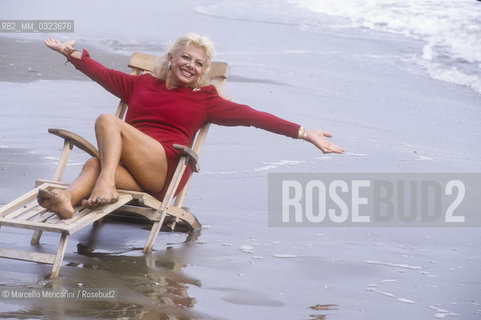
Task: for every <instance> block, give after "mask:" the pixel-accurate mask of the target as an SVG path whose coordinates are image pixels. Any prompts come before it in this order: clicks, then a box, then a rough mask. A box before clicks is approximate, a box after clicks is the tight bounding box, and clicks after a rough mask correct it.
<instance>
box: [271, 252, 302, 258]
mask: <svg viewBox="0 0 481 320" xmlns="http://www.w3.org/2000/svg"><path fill="white" fill-rule="evenodd" d="M272 256H273V257H276V258H282V259H288V258H297V256H296V255H295V254H288V253H275V254H273V255H272Z"/></svg>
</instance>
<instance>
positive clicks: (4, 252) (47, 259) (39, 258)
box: [0, 248, 55, 264]
mask: <svg viewBox="0 0 481 320" xmlns="http://www.w3.org/2000/svg"><path fill="white" fill-rule="evenodd" d="M0 257H2V258H8V259H15V260H24V261H33V262H39V263H47V264H53V263H54V261H55V255H54V254H49V253H42V252H33V251H25V250H16V249H6V248H0Z"/></svg>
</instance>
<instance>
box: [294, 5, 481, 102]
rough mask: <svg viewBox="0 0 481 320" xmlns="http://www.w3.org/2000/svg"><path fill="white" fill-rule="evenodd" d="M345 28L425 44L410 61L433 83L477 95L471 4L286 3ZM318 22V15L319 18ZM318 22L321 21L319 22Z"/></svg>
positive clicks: (478, 62) (479, 30) (480, 85)
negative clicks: (337, 19)
mask: <svg viewBox="0 0 481 320" xmlns="http://www.w3.org/2000/svg"><path fill="white" fill-rule="evenodd" d="M289 2H290V3H292V4H293V5H295V6H299V7H301V8H305V9H308V10H310V11H312V12H316V13H321V14H327V15H331V16H338V17H343V18H347V19H348V21H350V22H349V23H350V25H351V26H354V27H363V28H369V29H373V30H379V31H384V32H390V33H395V34H400V35H404V36H407V37H411V38H414V39H417V40H423V41H425V42H426V45H425V46H424V48H423V50H422V53H421V54H417V53H416V52H414V53H413V54H414V55H415V59H414V60H416V61H417V62H418V63H419V64H420V65H422V66H423V67H424V68H425V69H426V71H427V72H428V73H429V74H430V75H431V76H432V77H433V78H435V79H438V80H442V81H446V82H449V83H454V84H459V85H463V86H467V87H469V88H472V89H474V90H475V91H477V92H478V93H481V76H480V74H481V70H480V69H481V15H480V14H479V3H477V2H476V1H472V0H444V1H413V0H411V1H409V0H390V1H386V0H366V1H358V0H290V1H289ZM321 18H322V17H321ZM321 18H320V19H321Z"/></svg>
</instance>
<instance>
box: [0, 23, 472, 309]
mask: <svg viewBox="0 0 481 320" xmlns="http://www.w3.org/2000/svg"><path fill="white" fill-rule="evenodd" d="M205 19H207V20H208V18H205ZM208 21H210V20H208ZM244 23H245V26H248V28H247V27H246V28H245V31H246V32H250V33H251V34H255V33H256V32H257V36H258V38H256V39H259V40H258V41H256V45H258V46H259V47H260V48H261V49H267V48H268V47H271V53H269V52H268V51H267V50H265V51H264V52H261V53H257V54H244V53H242V52H239V51H235V50H234V49H238V48H235V47H236V46H237V45H239V46H240V45H241V44H237V43H235V44H232V48H230V47H229V43H230V42H229V41H225V40H224V39H223V36H222V34H217V36H218V37H219V40H220V41H221V44H222V45H221V48H222V49H223V50H221V52H220V57H219V59H221V60H227V61H230V62H232V65H233V69H232V74H233V76H232V79H231V80H232V81H230V82H229V84H228V86H227V88H226V93H227V94H228V95H230V96H232V97H234V98H235V100H236V101H240V102H245V103H248V104H251V105H252V106H259V107H260V108H262V110H265V111H268V112H273V113H275V114H277V115H280V116H282V117H285V118H287V119H290V120H292V121H296V122H300V123H302V124H303V125H305V126H307V127H315V126H319V127H322V128H325V129H328V130H332V131H334V133H335V139H334V140H333V141H335V142H336V143H339V144H340V145H342V146H344V147H345V148H346V150H347V153H346V154H345V155H342V156H336V155H322V154H321V153H320V152H319V151H318V150H315V149H314V148H312V147H311V146H310V145H308V144H307V143H304V142H299V141H296V140H293V139H287V138H285V137H281V136H275V135H272V134H270V133H266V132H262V131H260V130H257V129H252V128H221V127H213V128H212V129H211V131H210V134H209V137H208V139H207V142H206V146H205V148H204V150H203V151H202V154H201V173H200V174H198V175H196V176H195V177H194V179H193V181H192V185H191V190H190V193H189V196H188V198H187V200H186V205H187V206H189V207H191V209H192V211H193V212H195V213H196V215H197V217H198V218H199V220H200V221H201V222H202V223H203V228H202V230H201V232H200V234H195V235H191V237H190V238H189V241H188V242H184V241H185V239H186V237H187V235H186V234H179V233H162V234H161V235H160V236H159V238H158V240H157V242H156V244H155V249H156V250H155V251H154V252H153V254H152V255H151V256H147V257H144V256H143V255H142V252H141V248H142V247H143V245H144V242H145V239H146V238H147V234H148V231H147V230H148V225H144V224H136V223H133V222H130V221H129V222H127V223H126V222H125V221H123V222H119V221H106V222H105V223H104V224H102V225H100V226H98V227H97V228H86V229H85V230H83V231H81V232H79V233H76V234H75V235H74V236H73V237H72V238H71V240H70V242H69V246H68V248H67V253H66V256H65V259H64V264H63V266H62V269H61V273H60V277H59V278H58V279H55V280H50V279H48V278H47V276H48V274H49V272H50V266H47V265H41V264H33V263H25V262H20V261H13V260H2V262H1V265H2V270H1V271H0V290H1V289H4V288H10V287H23V288H37V289H38V288H57V289H58V288H69V289H70V288H115V289H116V290H117V291H118V300H116V301H78V300H75V301H73V302H72V303H65V301H62V300H58V299H57V300H56V299H52V300H47V301H43V300H38V299H26V300H19V299H17V300H1V301H0V317H5V318H19V319H20V318H29V319H30V318H33V319H42V318H45V317H48V318H49V319H76V318H83V319H99V318H121V317H124V318H133V319H159V318H160V319H164V318H169V317H170V318H176V319H386V317H389V319H432V318H463V319H477V318H478V317H479V315H480V314H481V306H480V303H481V301H480V299H479V297H480V294H479V293H480V285H479V281H478V279H479V276H480V270H481V269H480V268H481V247H480V243H481V241H480V240H481V235H480V233H479V229H475V228H466V229H457V228H444V229H443V228H395V229H381V228H376V229H368V228H322V227H319V228H270V227H269V226H268V224H267V174H268V173H269V172H355V171H360V172H370V171H372V172H409V171H411V172H477V171H479V165H480V161H479V159H481V152H480V149H479V144H478V141H479V140H480V138H481V137H480V133H479V130H477V125H478V123H479V120H481V119H480V118H479V96H478V95H476V94H474V93H472V92H471V91H469V90H468V89H464V88H461V87H456V86H452V85H448V84H445V83H441V82H438V81H434V80H432V79H429V78H428V77H427V76H423V75H422V74H420V73H417V72H414V71H412V70H403V69H402V68H401V69H400V68H398V66H396V63H395V62H394V63H393V62H392V61H390V60H389V59H387V60H382V59H381V58H379V60H376V59H374V60H369V61H370V63H366V62H365V61H364V60H362V58H363V57H364V56H363V54H362V50H364V49H363V47H362V44H364V43H365V41H366V39H370V42H369V50H372V52H373V55H374V54H379V56H377V57H380V56H381V53H382V54H384V55H386V56H389V55H388V54H389V52H390V50H402V49H398V48H403V47H405V46H417V45H419V44H417V43H416V42H413V41H406V42H402V43H401V44H400V42H401V41H402V40H401V39H400V38H396V37H393V36H386V37H384V38H376V36H375V35H372V34H363V33H361V34H355V35H352V34H351V35H349V37H339V36H338V35H337V34H331V33H330V32H328V31H326V33H325V34H322V35H321V37H322V40H323V41H319V38H318V37H319V35H311V36H312V38H306V39H299V38H298V37H296V36H297V33H296V31H295V30H293V29H290V28H289V27H288V26H278V25H274V24H273V25H267V24H263V25H262V28H259V24H256V23H255V22H254V23H249V22H242V23H241V22H238V21H237V22H235V23H234V22H232V25H230V24H227V25H228V27H226V28H234V27H236V28H237V27H238V24H242V25H243V26H244ZM281 31H282V32H281ZM286 31H288V32H290V34H289V39H291V40H290V41H291V43H288V44H285V42H282V41H281V38H284V35H285V33H283V32H286ZM213 32H214V31H213ZM214 33H215V32H214ZM226 34H227V31H226ZM267 35H269V37H267ZM215 36H216V34H213V35H212V37H213V38H214V39H215ZM370 37H374V39H372V38H370ZM265 39H269V41H272V42H267V41H266V40H265ZM239 41H242V39H239ZM231 42H232V41H231ZM274 43H276V44H279V43H281V44H285V47H284V46H281V47H283V48H284V49H286V52H281V53H279V52H277V51H282V48H281V49H278V48H277V47H275V46H274ZM303 43H308V44H309V45H305V47H303ZM0 44H1V46H0V56H2V58H3V59H2V62H1V65H0V67H1V70H2V72H0V77H1V78H0V80H1V81H6V82H0V88H1V90H5V91H4V92H5V94H3V93H2V95H4V97H3V100H2V102H0V104H1V108H2V110H6V111H5V112H6V114H5V116H4V117H3V120H2V121H3V123H2V125H1V126H0V145H3V146H4V148H2V149H0V155H1V158H0V159H1V163H0V169H1V170H2V172H0V174H1V175H0V177H1V180H0V184H1V185H0V190H2V193H1V194H0V203H2V204H3V203H6V202H8V201H9V200H11V199H12V198H13V196H12V195H13V194H18V195H20V194H21V193H22V192H24V191H25V190H28V189H29V188H30V185H31V184H33V180H34V179H35V178H37V177H38V176H37V173H38V172H39V171H41V172H42V175H43V173H45V175H43V176H41V177H42V178H45V177H47V178H48V177H49V176H50V175H51V174H53V170H54V163H55V157H57V156H58V151H59V148H60V143H59V141H58V140H57V139H56V138H52V137H50V136H49V135H48V134H47V133H46V128H48V127H52V126H58V127H65V128H72V129H73V131H75V132H79V133H80V134H82V135H85V136H87V137H88V138H89V139H90V140H91V141H93V139H92V138H93V137H92V124H93V121H94V120H95V117H96V115H98V114H99V113H102V112H110V111H113V109H114V108H115V106H116V99H115V98H112V97H110V96H109V95H108V94H105V93H104V92H103V91H102V89H99V88H97V87H96V85H95V84H92V83H91V82H87V81H83V80H85V77H83V76H81V75H79V74H78V73H77V72H75V71H74V70H72V69H73V68H72V67H71V66H66V67H65V66H64V63H63V62H64V60H63V58H62V57H59V56H57V55H55V54H52V53H51V52H49V51H48V50H47V49H42V48H41V47H42V46H43V44H40V43H38V42H35V41H32V40H22V41H17V40H12V39H7V38H2V37H0ZM393 44H396V45H397V46H396V47H394V46H393ZM82 45H83V47H86V48H87V49H89V51H90V52H91V54H92V56H93V57H94V58H96V59H99V60H100V61H101V62H104V63H110V62H109V61H114V63H115V64H113V67H115V68H117V66H121V65H125V64H126V61H127V59H128V58H126V57H125V56H122V55H113V54H109V53H106V52H102V51H101V50H100V49H98V48H92V49H90V47H89V44H88V43H83V44H82ZM273 46H274V47H273ZM274 48H275V49H274ZM288 48H297V49H305V50H306V53H305V55H304V54H302V53H301V54H298V55H297V53H296V55H295V57H294V58H295V59H294V58H293V56H290V53H288V51H287V49H288ZM393 48H394V49H393ZM231 49H232V50H231ZM31 52H35V58H32V57H31V54H30V53H31ZM312 52H315V53H314V54H313V53H312ZM370 53H371V51H370ZM312 55H314V56H315V57H316V59H315V60H312V59H311V58H312ZM313 61H314V62H313ZM313 65H314V66H313ZM47 66H48V67H47ZM306 66H309V68H306ZM29 68H30V70H29ZM118 69H122V68H118ZM3 70H8V71H11V75H6V73H4V72H3ZM313 70H314V71H313ZM316 70H322V72H316ZM78 80H81V81H78ZM52 97H60V98H61V99H52ZM32 103H40V104H41V105H42V106H44V109H42V110H37V109H35V108H33V109H32V107H31V105H32ZM66 105H68V109H67V107H66ZM420 106H422V107H420ZM109 110H110V111H109ZM7 111H8V112H7ZM19 116H25V118H26V119H29V120H27V122H28V125H27V129H19V128H18V126H19V123H20V122H18V121H19V120H18V117H19ZM454 119H455V120H454ZM446 132H447V134H443V133H446ZM454 132H455V133H454ZM84 160H85V157H84V156H83V155H81V154H74V155H73V160H72V163H71V165H70V168H69V169H71V170H70V171H71V173H68V174H67V177H66V181H70V180H71V179H72V178H73V177H74V176H75V174H76V173H77V172H78V170H79V169H80V166H81V163H82V162H83V161H84ZM3 168H6V169H5V170H4V169H3ZM31 178H32V180H30V179H31ZM30 234H31V232H29V231H20V232H18V231H16V230H13V229H11V228H5V227H2V229H1V230H0V246H5V247H8V246H12V247H16V248H21V249H25V250H26V249H29V248H30V245H29V235H30ZM41 243H42V244H41V246H38V247H35V248H34V249H35V250H38V251H41V252H43V251H52V250H54V248H55V247H56V245H57V243H58V235H55V234H53V235H52V234H45V235H44V237H43V238H42V242H41Z"/></svg>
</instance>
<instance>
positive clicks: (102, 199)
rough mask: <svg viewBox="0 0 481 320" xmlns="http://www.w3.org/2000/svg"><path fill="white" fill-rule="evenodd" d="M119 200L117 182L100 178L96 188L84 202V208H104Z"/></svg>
mask: <svg viewBox="0 0 481 320" xmlns="http://www.w3.org/2000/svg"><path fill="white" fill-rule="evenodd" d="M118 200H119V194H118V192H117V188H116V187H115V182H113V181H109V180H108V179H105V178H103V177H102V176H100V177H99V178H98V179H97V182H96V183H95V187H94V188H93V190H92V193H91V194H90V198H89V199H88V200H83V201H82V206H84V207H87V208H96V207H99V206H104V205H107V204H110V203H114V202H117V201H118Z"/></svg>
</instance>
